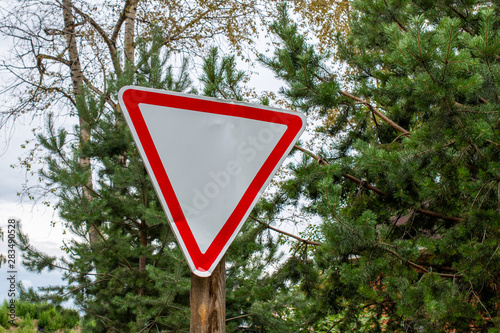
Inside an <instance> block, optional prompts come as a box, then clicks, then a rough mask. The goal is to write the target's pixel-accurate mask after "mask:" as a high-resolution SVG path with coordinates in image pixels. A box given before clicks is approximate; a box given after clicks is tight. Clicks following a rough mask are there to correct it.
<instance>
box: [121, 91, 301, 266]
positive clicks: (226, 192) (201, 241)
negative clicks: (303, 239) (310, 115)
mask: <svg viewBox="0 0 500 333" xmlns="http://www.w3.org/2000/svg"><path fill="white" fill-rule="evenodd" d="M119 101H120V106H121V108H122V111H123V114H124V116H125V119H126V121H127V124H128V125H129V127H130V130H131V133H132V136H133V137H134V140H135V142H136V144H137V147H138V149H139V152H140V154H141V156H142V158H143V160H144V164H145V165H146V169H147V171H148V174H149V175H150V177H151V179H152V182H153V185H154V188H155V190H156V193H157V194H158V197H159V199H160V201H161V203H162V206H163V209H164V210H165V213H166V215H167V217H168V220H169V222H170V224H171V227H172V230H173V232H174V234H175V235H176V237H177V241H178V243H179V245H180V246H181V248H182V251H183V253H184V255H185V257H186V259H187V261H188V264H189V266H190V268H191V270H192V271H193V272H194V273H195V274H196V275H198V276H209V275H211V273H212V271H213V270H214V268H215V266H216V265H217V264H218V262H219V261H220V259H221V258H222V256H223V255H224V253H225V252H226V250H227V248H228V247H229V245H230V244H231V242H232V241H233V240H234V238H235V237H236V235H237V233H238V232H239V230H240V229H241V227H242V225H243V222H244V221H245V220H246V218H247V217H248V215H249V214H250V212H251V210H252V209H253V207H254V206H255V204H256V203H257V200H258V199H259V197H260V195H261V194H262V193H263V192H264V190H265V188H266V187H267V185H268V184H269V182H270V181H271V179H272V177H273V176H274V174H275V173H276V171H277V170H278V168H279V166H280V165H281V164H282V163H283V161H284V160H285V158H286V157H287V156H288V153H289V152H290V150H291V149H292V147H293V145H294V144H295V142H296V140H297V139H298V138H299V136H300V135H301V133H302V132H303V131H304V128H305V124H306V119H305V116H304V115H303V114H301V113H298V112H292V111H286V110H280V109H276V108H270V107H264V106H260V105H252V104H247V103H241V102H234V101H226V100H219V99H215V98H209V97H201V96H196V95H187V94H181V93H176V92H170V91H162V90H157V89H150V88H143V87H135V86H127V87H124V88H122V89H121V90H120V92H119Z"/></svg>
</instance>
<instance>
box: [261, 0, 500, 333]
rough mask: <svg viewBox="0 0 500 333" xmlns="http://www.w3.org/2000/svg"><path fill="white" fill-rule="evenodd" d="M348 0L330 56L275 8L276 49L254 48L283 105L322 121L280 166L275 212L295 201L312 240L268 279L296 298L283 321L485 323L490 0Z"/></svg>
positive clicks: (490, 195) (494, 168)
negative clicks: (313, 136) (261, 52)
mask: <svg viewBox="0 0 500 333" xmlns="http://www.w3.org/2000/svg"><path fill="white" fill-rule="evenodd" d="M351 5H352V7H351V10H350V13H351V16H350V20H349V31H348V32H345V31H344V32H343V34H339V35H338V36H336V38H337V47H338V48H339V49H338V50H337V52H336V57H337V58H336V59H332V58H331V56H330V54H329V53H318V52H317V47H316V46H313V45H310V44H308V43H307V41H306V39H305V37H304V36H303V35H301V34H300V33H299V29H298V27H297V25H296V24H295V23H294V22H292V21H291V19H290V17H289V16H288V13H287V11H288V9H287V7H286V6H285V5H282V6H281V9H280V15H279V17H278V19H277V20H276V22H275V23H274V25H273V26H272V29H273V31H274V33H275V35H276V36H277V37H278V38H279V40H280V42H279V43H278V46H277V48H276V50H275V51H274V55H273V56H272V57H265V56H261V57H260V59H261V61H262V63H263V64H264V65H266V66H267V67H269V68H271V69H272V70H273V71H274V72H275V74H276V76H277V77H278V78H281V79H282V80H284V81H285V83H286V87H285V88H283V89H282V93H283V94H284V96H285V97H287V99H288V100H289V101H290V103H291V104H292V105H294V106H295V107H296V108H298V109H300V110H302V111H304V112H306V113H307V114H308V115H310V116H313V117H319V119H320V120H321V125H320V126H319V128H318V134H317V137H318V141H317V142H319V144H317V145H315V146H314V145H313V146H314V147H315V149H317V150H318V151H319V153H318V152H315V153H314V155H312V154H307V153H306V154H305V155H309V156H304V158H303V159H302V160H300V161H299V162H296V163H295V164H294V165H293V166H292V167H291V170H292V172H293V175H292V176H291V178H290V179H289V180H288V181H287V182H285V183H284V186H282V187H281V189H280V191H279V193H277V198H278V197H279V198H280V205H278V206H277V207H274V208H273V214H277V213H279V212H280V209H283V207H286V204H294V205H296V204H299V202H300V200H303V201H305V202H306V204H305V205H303V209H302V211H303V213H304V214H314V215H316V216H317V218H318V219H320V220H321V222H320V223H319V225H318V228H317V229H316V234H313V236H314V237H315V239H318V240H320V241H321V243H322V244H321V245H320V246H318V247H317V248H316V249H315V250H313V251H311V250H309V251H307V252H306V251H298V250H295V251H294V252H293V255H292V256H291V257H290V258H289V259H288V260H287V261H286V262H285V263H284V264H283V265H282V266H281V268H280V270H279V271H278V272H276V273H275V274H274V276H275V277H276V278H277V277H278V276H280V275H281V278H282V281H283V283H285V284H288V285H290V286H296V288H297V289H296V290H297V291H299V292H300V293H301V294H302V295H304V297H305V302H304V303H303V305H304V308H302V309H300V311H297V312H295V313H294V316H297V319H294V320H298V318H301V319H302V322H303V323H307V324H309V325H311V326H312V327H315V328H316V329H318V330H325V331H328V330H329V331H335V330H337V331H363V332H365V331H366V332H381V331H390V332H445V331H446V332H448V331H449V332H452V331H460V332H465V331H467V332H468V331H487V330H490V331H494V329H498V327H499V326H498V325H499V321H498V318H499V317H498V307H499V305H498V304H499V302H500V294H498V284H499V283H500V281H499V280H498V278H497V277H498V276H499V273H500V266H499V253H498V251H497V250H498V241H497V240H498V236H499V232H500V229H499V224H498V222H499V221H500V209H499V202H500V201H499V200H500V194H499V190H500V188H499V186H498V184H499V180H500V178H499V170H500V169H499V164H498V159H499V157H500V149H499V147H500V118H499V112H498V110H499V105H498V103H499V83H500V82H499V81H500V76H499V75H498V73H500V67H499V64H498V61H499V59H500V54H499V50H500V46H499V44H500V39H499V35H498V27H499V18H498V8H497V7H498V4H497V3H487V4H486V3H483V2H480V1H473V0H471V1H466V2H449V1H432V2H429V1H409V0H405V1H399V0H398V1H387V0H356V1H352V3H351ZM335 61H337V63H335ZM338 61H341V62H343V65H344V66H349V67H350V70H349V73H351V75H350V76H348V77H347V81H346V80H344V79H340V78H339V76H337V75H336V69H335V67H334V66H338ZM318 155H319V157H317V156H318ZM311 157H314V158H311ZM319 158H321V161H318V159H319ZM318 162H320V163H318ZM276 200H277V199H276ZM287 320H288V319H287ZM303 327H306V326H303Z"/></svg>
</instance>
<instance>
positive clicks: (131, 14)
mask: <svg viewBox="0 0 500 333" xmlns="http://www.w3.org/2000/svg"><path fill="white" fill-rule="evenodd" d="M138 2H139V0H130V2H129V7H128V8H127V9H126V18H125V40H124V44H125V45H124V46H125V66H127V63H130V64H132V65H134V64H135V44H134V37H135V17H136V13H137V3H138Z"/></svg>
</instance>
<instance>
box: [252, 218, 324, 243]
mask: <svg viewBox="0 0 500 333" xmlns="http://www.w3.org/2000/svg"><path fill="white" fill-rule="evenodd" d="M249 217H250V218H251V219H252V220H254V221H256V222H259V223H260V224H262V225H263V226H265V227H266V228H268V229H271V230H273V231H276V232H278V233H280V234H283V235H285V236H288V237H292V238H295V239H296V240H298V241H300V242H302V243H305V244H309V245H321V243H318V242H315V241H311V240H308V239H304V238H301V237H299V236H296V235H293V234H291V233H288V232H286V231H283V230H280V229H277V228H274V227H272V226H270V225H269V224H267V223H266V222H263V221H261V220H259V219H257V218H255V217H253V216H249Z"/></svg>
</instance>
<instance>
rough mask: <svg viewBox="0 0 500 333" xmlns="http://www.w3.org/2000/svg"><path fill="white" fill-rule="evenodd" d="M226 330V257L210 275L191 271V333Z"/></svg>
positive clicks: (212, 332) (211, 332) (209, 332)
mask: <svg viewBox="0 0 500 333" xmlns="http://www.w3.org/2000/svg"><path fill="white" fill-rule="evenodd" d="M224 332H226V257H225V256H224V257H223V258H222V259H221V261H220V262H219V264H218V265H217V267H216V268H215V270H214V272H213V273H212V275H211V276H209V277H199V276H197V275H195V274H194V273H191V333H224Z"/></svg>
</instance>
